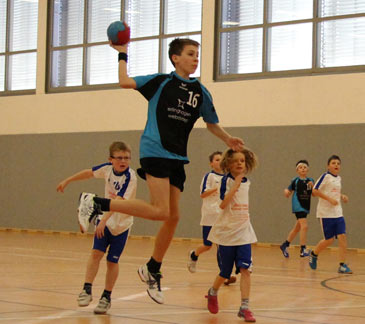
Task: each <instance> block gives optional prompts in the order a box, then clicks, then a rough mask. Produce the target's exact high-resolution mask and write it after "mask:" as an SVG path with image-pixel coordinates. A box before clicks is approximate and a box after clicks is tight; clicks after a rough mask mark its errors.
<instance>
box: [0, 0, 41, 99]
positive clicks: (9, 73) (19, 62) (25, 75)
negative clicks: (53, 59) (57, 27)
mask: <svg viewBox="0 0 365 324" xmlns="http://www.w3.org/2000/svg"><path fill="white" fill-rule="evenodd" d="M37 28H38V0H0V95H9V94H29V93H35V88H36V70H37Z"/></svg>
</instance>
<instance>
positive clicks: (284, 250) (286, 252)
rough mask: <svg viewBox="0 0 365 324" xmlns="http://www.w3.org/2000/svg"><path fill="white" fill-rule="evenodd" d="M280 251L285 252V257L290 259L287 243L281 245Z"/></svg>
mask: <svg viewBox="0 0 365 324" xmlns="http://www.w3.org/2000/svg"><path fill="white" fill-rule="evenodd" d="M280 250H281V252H283V256H284V257H286V258H289V252H288V247H287V246H286V244H285V243H283V244H281V245H280Z"/></svg>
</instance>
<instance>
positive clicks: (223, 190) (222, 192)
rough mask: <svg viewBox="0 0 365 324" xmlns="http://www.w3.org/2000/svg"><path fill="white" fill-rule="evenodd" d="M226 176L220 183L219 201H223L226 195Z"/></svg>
mask: <svg viewBox="0 0 365 324" xmlns="http://www.w3.org/2000/svg"><path fill="white" fill-rule="evenodd" d="M227 179H228V177H227V176H223V178H222V181H221V187H220V190H219V198H220V199H221V200H224V196H225V194H226V190H227Z"/></svg>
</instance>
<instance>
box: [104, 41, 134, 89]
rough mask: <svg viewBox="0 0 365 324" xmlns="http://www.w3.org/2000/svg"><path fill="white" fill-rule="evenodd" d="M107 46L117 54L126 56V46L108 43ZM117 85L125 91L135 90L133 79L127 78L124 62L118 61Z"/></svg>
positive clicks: (125, 63)
mask: <svg viewBox="0 0 365 324" xmlns="http://www.w3.org/2000/svg"><path fill="white" fill-rule="evenodd" d="M109 45H110V46H111V47H112V48H114V49H115V50H116V51H118V53H125V54H127V51H128V44H124V45H114V44H112V42H111V41H110V42H109ZM118 64H119V85H120V87H121V88H125V89H136V87H137V84H136V81H134V79H132V78H130V77H129V76H128V71H127V62H126V61H125V60H119V63H118Z"/></svg>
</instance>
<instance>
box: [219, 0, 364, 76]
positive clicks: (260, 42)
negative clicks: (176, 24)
mask: <svg viewBox="0 0 365 324" xmlns="http://www.w3.org/2000/svg"><path fill="white" fill-rule="evenodd" d="M217 8H218V15H217V26H218V28H217V37H216V41H217V45H218V46H216V48H217V52H216V58H217V60H218V61H217V63H216V65H215V76H216V79H218V80H225V79H249V78H265V77H276V76H296V75H310V74H321V73H346V72H364V71H365V0H217Z"/></svg>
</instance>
